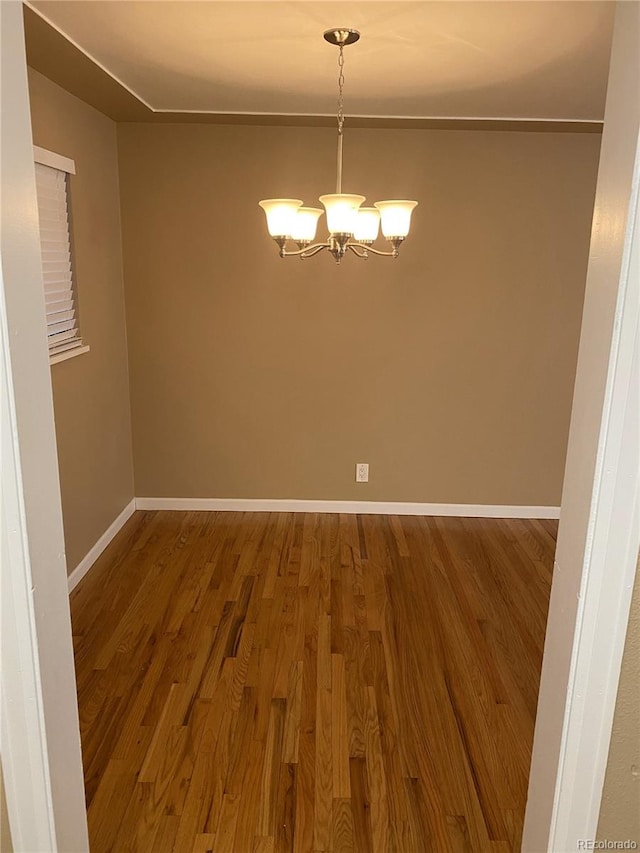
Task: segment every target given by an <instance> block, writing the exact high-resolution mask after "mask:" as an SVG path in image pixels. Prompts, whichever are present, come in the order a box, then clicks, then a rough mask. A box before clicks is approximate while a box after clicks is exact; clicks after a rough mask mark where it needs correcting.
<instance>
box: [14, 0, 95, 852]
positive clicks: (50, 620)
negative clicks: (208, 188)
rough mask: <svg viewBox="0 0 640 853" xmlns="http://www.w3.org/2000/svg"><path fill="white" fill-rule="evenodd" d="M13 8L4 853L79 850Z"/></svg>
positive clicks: (50, 429)
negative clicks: (7, 850) (8, 842)
mask: <svg viewBox="0 0 640 853" xmlns="http://www.w3.org/2000/svg"><path fill="white" fill-rule="evenodd" d="M22 14H23V11H22V4H21V3H19V2H16V0H4V2H0V40H1V53H0V63H1V64H0V72H1V77H0V96H1V103H2V125H1V126H0V141H1V144H2V149H1V160H0V182H1V189H2V210H1V217H2V223H1V225H2V227H1V231H0V264H1V276H0V279H1V284H2V294H1V295H0V335H1V346H0V383H1V384H0V396H1V414H2V419H1V425H0V428H1V429H2V436H1V438H2V441H1V448H2V460H1V462H2V464H1V466H0V469H1V474H0V485H1V487H2V524H1V526H0V535H1V537H2V538H1V540H0V546H1V547H0V554H1V557H2V572H1V586H0V591H1V594H2V609H1V613H2V627H1V631H2V647H1V651H2V667H1V676H0V677H1V682H0V686H1V688H2V706H1V707H2V727H1V733H0V751H1V754H2V766H3V770H4V782H5V792H6V800H7V811H8V815H9V825H10V830H11V836H12V841H13V846H14V848H15V850H16V851H38V853H49V851H61V853H62V851H64V853H84V851H88V849H89V842H88V835H87V816H86V809H85V799H84V784H83V774H82V758H81V752H80V731H79V723H78V704H77V697H76V682H75V671H74V664H73V646H72V642H71V620H70V613H69V597H68V593H67V578H66V561H65V554H64V535H63V528H62V509H61V503H60V485H59V476H58V461H57V453H56V440H55V428H54V421H53V399H52V394H51V375H50V371H49V353H48V350H47V341H46V323H45V313H44V287H43V284H42V266H41V260H40V240H39V233H38V212H37V203H36V189H35V169H34V163H33V147H32V139H31V119H30V115H29V94H28V87H27V69H26V61H25V48H24V30H23V21H22Z"/></svg>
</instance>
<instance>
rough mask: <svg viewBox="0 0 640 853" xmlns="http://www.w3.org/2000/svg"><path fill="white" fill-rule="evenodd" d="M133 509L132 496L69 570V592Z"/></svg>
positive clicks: (128, 517) (127, 518)
mask: <svg viewBox="0 0 640 853" xmlns="http://www.w3.org/2000/svg"><path fill="white" fill-rule="evenodd" d="M135 510H136V499H135V498H134V499H133V500H132V501H130V502H129V503H128V504H127V505H126V507H125V508H124V509H123V510H122V512H121V513H120V515H119V516H118V517H117V518H115V519H114V520H113V521H112V522H111V524H110V525H109V527H107V529H106V530H105V532H104V533H103V534H102V536H101V537H100V538H99V539H98V541H97V542H96V544H95V545H94V546H93V548H91V550H90V551H89V552H88V553H87V554H85V556H84V557H83V558H82V560H80V562H79V563H78V565H77V566H76V567H75V569H74V570H73V571H72V572H71V574H70V575H69V577H68V578H67V583H68V584H69V592H71V590H72V589H74V588H75V587H76V586H77V585H78V584H79V583H80V581H81V580H82V578H83V577H84V576H85V575H86V574H87V572H88V571H89V569H90V568H91V566H93V564H94V563H95V561H96V560H97V559H98V557H99V556H100V554H102V552H103V551H104V549H105V548H106V547H107V545H108V544H109V543H110V542H111V540H112V539H113V538H114V536H115V535H116V533H118V532H119V531H120V530H121V529H122V527H124V525H125V523H126V522H127V521H128V520H129V519H130V518H131V516H132V515H133V513H134V512H135Z"/></svg>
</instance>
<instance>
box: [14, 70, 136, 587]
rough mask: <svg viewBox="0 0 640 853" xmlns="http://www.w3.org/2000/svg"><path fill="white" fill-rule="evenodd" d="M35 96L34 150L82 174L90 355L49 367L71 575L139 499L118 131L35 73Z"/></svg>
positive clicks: (78, 251)
mask: <svg viewBox="0 0 640 853" xmlns="http://www.w3.org/2000/svg"><path fill="white" fill-rule="evenodd" d="M29 92H30V97H31V118H32V124H33V139H34V143H35V144H36V145H39V146H41V147H43V148H48V149H50V150H52V151H56V152H57V153H59V154H63V155H64V156H66V157H71V158H72V159H73V160H75V163H76V171H77V174H76V176H75V177H73V178H72V179H71V210H72V216H73V238H74V253H75V272H76V282H77V288H78V297H79V309H80V326H81V331H82V336H83V339H84V341H85V343H88V344H89V345H90V347H91V351H90V352H89V353H87V354H86V355H80V356H77V357H76V358H72V359H69V360H68V361H65V362H61V363H59V364H56V365H53V366H52V367H51V378H52V383H53V395H54V408H55V420H56V435H57V442H58V459H59V465H60V481H61V488H62V505H63V513H64V528H65V544H66V552H67V566H68V569H69V571H71V570H73V569H74V568H75V566H76V565H77V563H78V562H79V561H80V560H81V559H82V557H84V555H85V554H86V553H87V551H88V550H89V549H90V548H91V547H92V546H93V545H94V544H95V542H96V541H97V539H98V538H99V537H100V536H101V535H102V534H103V533H104V531H105V530H106V528H107V527H108V526H109V525H110V524H111V522H112V521H113V520H114V518H115V517H116V516H117V515H118V514H119V513H120V511H121V510H122V509H123V508H124V506H125V505H126V504H127V503H128V502H129V501H130V500H131V499H132V497H133V473H132V470H133V469H132V451H131V425H130V409H129V383H128V373H127V345H126V331H125V313H124V294H123V279H122V251H121V234H120V199H119V189H118V161H117V145H116V125H115V123H114V122H113V121H111V119H108V118H106V117H105V116H103V115H102V114H101V113H99V112H98V111H97V110H94V109H93V108H92V107H90V106H88V105H87V104H85V103H84V102H83V101H80V100H78V99H77V98H75V97H74V96H73V95H69V94H68V93H67V92H65V91H64V90H63V89H61V88H60V87H59V86H56V85H55V84H54V83H52V82H51V81H49V80H47V79H46V78H45V77H43V76H42V75H41V74H38V73H37V72H35V71H33V70H30V71H29Z"/></svg>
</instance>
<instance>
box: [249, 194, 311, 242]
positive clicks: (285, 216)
mask: <svg viewBox="0 0 640 853" xmlns="http://www.w3.org/2000/svg"><path fill="white" fill-rule="evenodd" d="M259 204H260V207H261V208H262V209H263V210H264V212H265V213H266V215H267V228H268V230H269V234H270V235H271V236H272V237H291V234H292V231H293V229H294V227H295V222H296V216H297V213H298V208H299V207H301V206H302V201H301V200H300V199H299V198H265V199H264V200H263V201H261V202H259Z"/></svg>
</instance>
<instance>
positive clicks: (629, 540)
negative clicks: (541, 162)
mask: <svg viewBox="0 0 640 853" xmlns="http://www.w3.org/2000/svg"><path fill="white" fill-rule="evenodd" d="M639 62H640V4H639V3H638V2H635V0H634V2H622V3H618V5H617V8H616V22H615V28H614V38H613V45H612V56H611V68H610V75H609V89H608V94H607V106H606V112H605V122H604V131H603V137H602V148H601V156H600V167H599V172H598V185H597V190H596V201H595V210H594V219H593V230H592V235H591V246H590V255H589V267H588V272H587V285H586V293H585V303H584V313H583V320H582V330H581V338H580V351H579V356H578V369H577V375H576V385H575V390H574V401H573V409H572V415H571V429H570V434H569V446H568V451H567V462H566V469H565V481H564V488H563V496H562V507H561V511H560V525H559V530H558V546H557V550H556V562H555V569H554V579H553V586H552V590H551V603H550V608H549V620H548V624H547V634H546V640H545V652H544V660H543V667H542V679H541V684H540V694H539V699H538V715H537V720H536V731H535V739H534V748H533V759H532V765H531V775H530V779H529V797H528V802H527V813H526V819H525V831H524V839H523V846H522V849H523V850H524V851H529V853H541V851H545V850H546V851H553V853H565V851H575V850H577V849H579V848H578V842H579V841H580V840H583V841H587V840H591V839H595V836H596V830H597V825H598V817H599V812H600V800H601V797H602V788H603V784H604V776H605V770H606V763H607V757H608V752H609V741H610V737H611V727H612V723H613V713H614V708H615V701H616V694H617V689H618V681H619V678H620V666H621V662H622V653H623V648H624V641H625V636H626V629H627V624H628V620H629V607H630V603H631V593H632V589H633V581H634V576H635V571H636V564H637V559H638V546H639V543H640V503H639V493H640V403H639V394H640V356H639V351H638V345H639V339H638V336H639V327H640V212H639V211H638V202H639V197H638V183H639V180H640V135H639V130H640V79H639V75H638V71H637V69H638V63H639ZM610 840H621V841H624V840H625V839H610Z"/></svg>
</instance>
